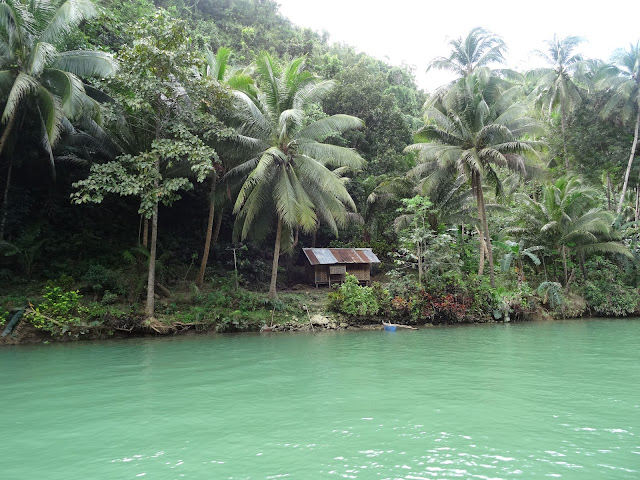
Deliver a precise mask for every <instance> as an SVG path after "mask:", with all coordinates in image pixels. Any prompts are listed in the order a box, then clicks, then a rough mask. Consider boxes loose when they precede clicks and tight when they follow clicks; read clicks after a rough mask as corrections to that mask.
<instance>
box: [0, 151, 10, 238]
mask: <svg viewBox="0 0 640 480" xmlns="http://www.w3.org/2000/svg"><path fill="white" fill-rule="evenodd" d="M12 170H13V162H11V161H9V168H8V169H7V181H6V183H5V187H4V194H3V195H2V212H1V213H0V240H4V227H5V224H6V223H7V214H8V213H9V187H10V186H11V171H12Z"/></svg>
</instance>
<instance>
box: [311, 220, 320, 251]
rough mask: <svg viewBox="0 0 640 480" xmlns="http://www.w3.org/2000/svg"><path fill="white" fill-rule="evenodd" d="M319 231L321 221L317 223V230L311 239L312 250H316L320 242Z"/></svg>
mask: <svg viewBox="0 0 640 480" xmlns="http://www.w3.org/2000/svg"><path fill="white" fill-rule="evenodd" d="M318 230H320V219H318V221H317V223H316V229H315V230H314V231H313V237H312V238H311V248H316V243H317V242H318Z"/></svg>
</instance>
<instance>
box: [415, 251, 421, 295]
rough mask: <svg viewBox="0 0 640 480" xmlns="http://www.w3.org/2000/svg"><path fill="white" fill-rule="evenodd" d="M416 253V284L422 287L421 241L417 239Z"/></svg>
mask: <svg viewBox="0 0 640 480" xmlns="http://www.w3.org/2000/svg"><path fill="white" fill-rule="evenodd" d="M416 247H417V248H416V250H417V254H418V286H420V287H421V288H422V248H421V247H422V242H420V240H418V242H417V244H416Z"/></svg>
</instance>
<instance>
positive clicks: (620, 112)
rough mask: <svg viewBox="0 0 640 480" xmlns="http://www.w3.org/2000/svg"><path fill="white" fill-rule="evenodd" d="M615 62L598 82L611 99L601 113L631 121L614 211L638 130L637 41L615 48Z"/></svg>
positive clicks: (639, 77) (639, 74)
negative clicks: (613, 72) (611, 71)
mask: <svg viewBox="0 0 640 480" xmlns="http://www.w3.org/2000/svg"><path fill="white" fill-rule="evenodd" d="M613 61H614V62H615V64H616V67H617V71H616V75H614V76H610V77H608V78H605V79H604V80H603V81H602V82H601V85H602V86H603V87H604V88H607V89H609V90H611V92H612V96H611V99H610V100H609V101H608V102H607V103H606V104H605V106H604V107H603V108H602V111H601V115H602V116H603V117H605V118H606V117H611V116H613V115H617V116H618V117H619V118H620V119H621V120H622V121H623V122H625V123H626V122H632V123H634V127H633V142H632V143H631V153H630V154H629V161H628V162H627V169H626V171H625V173H624V182H623V184H622V192H621V194H620V203H618V207H617V209H616V212H617V213H620V212H621V211H622V205H623V203H624V198H625V194H626V192H627V187H628V185H629V174H630V173H631V166H632V165H633V159H634V156H635V153H636V148H637V146H638V132H639V131H640V41H639V42H636V44H635V45H633V44H632V45H630V47H629V50H624V49H619V50H616V52H615V53H614V54H613Z"/></svg>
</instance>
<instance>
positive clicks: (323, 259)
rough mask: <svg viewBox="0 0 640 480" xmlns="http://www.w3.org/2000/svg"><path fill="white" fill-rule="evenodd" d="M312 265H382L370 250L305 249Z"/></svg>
mask: <svg viewBox="0 0 640 480" xmlns="http://www.w3.org/2000/svg"><path fill="white" fill-rule="evenodd" d="M302 251H303V252H304V254H305V255H306V257H307V259H308V260H309V263H310V264H311V265H334V264H336V263H338V264H341V263H380V260H379V259H378V257H376V254H375V253H373V250H371V249H370V248H303V249H302Z"/></svg>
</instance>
